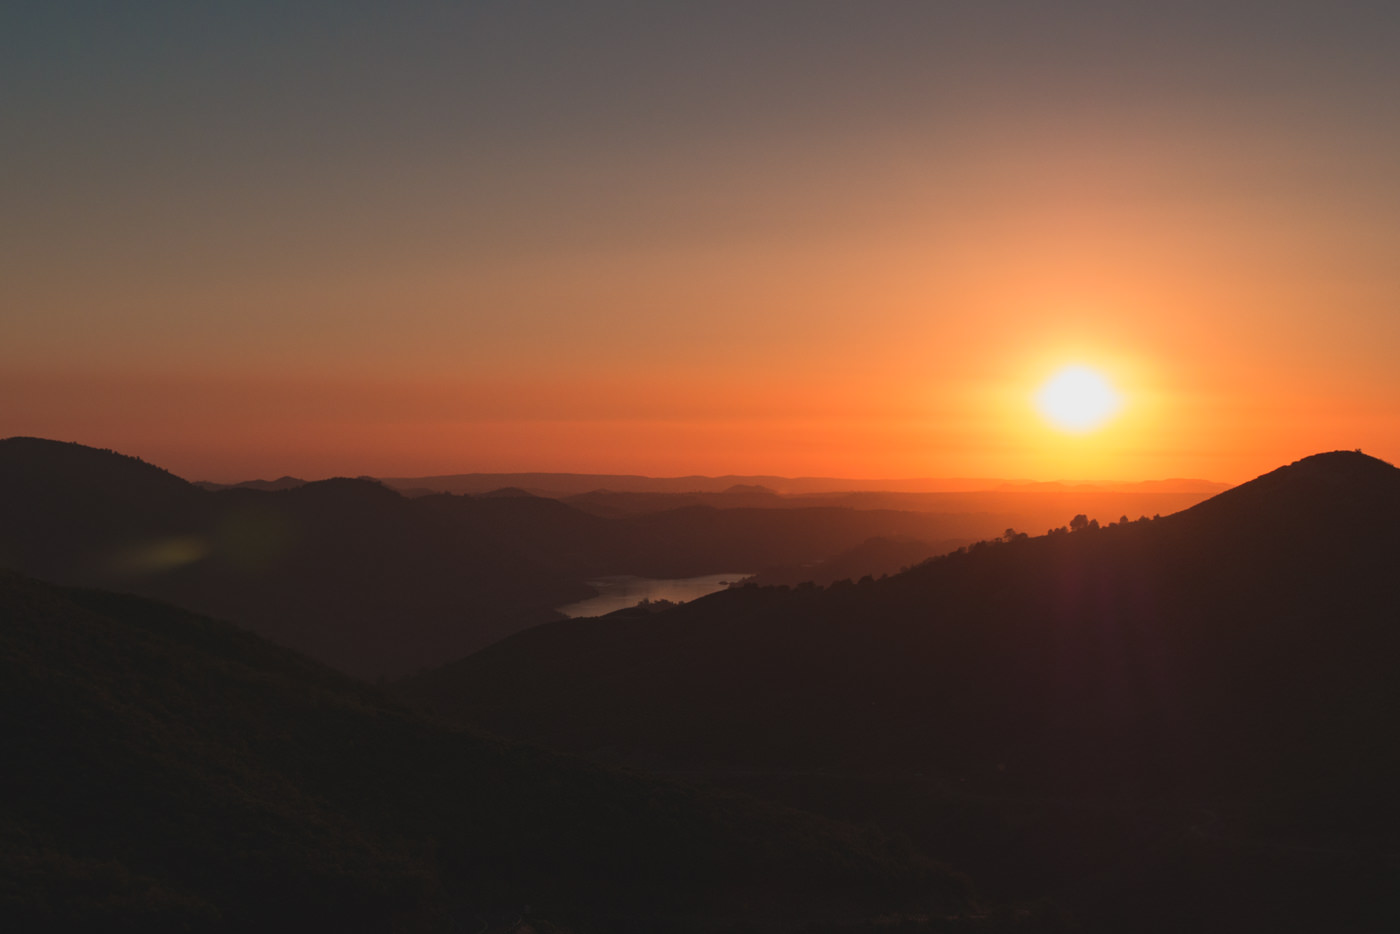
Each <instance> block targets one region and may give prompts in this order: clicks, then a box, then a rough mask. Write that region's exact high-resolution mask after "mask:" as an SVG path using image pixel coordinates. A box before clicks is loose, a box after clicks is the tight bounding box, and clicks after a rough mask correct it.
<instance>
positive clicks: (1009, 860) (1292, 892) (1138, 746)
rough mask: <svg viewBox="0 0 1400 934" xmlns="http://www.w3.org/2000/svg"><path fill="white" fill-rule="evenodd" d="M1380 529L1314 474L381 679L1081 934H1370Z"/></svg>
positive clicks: (1395, 543) (551, 628) (1383, 494)
mask: <svg viewBox="0 0 1400 934" xmlns="http://www.w3.org/2000/svg"><path fill="white" fill-rule="evenodd" d="M1397 528H1400V471H1397V470H1395V469H1394V468H1393V467H1391V466H1389V465H1387V464H1384V463H1382V462H1380V461H1376V460H1374V459H1372V458H1368V457H1365V456H1364V455H1361V454H1359V453H1350V452H1339V453H1334V454H1325V455H1318V456H1316V457H1312V458H1308V459H1306V460H1303V461H1300V462H1298V463H1297V464H1294V465H1292V466H1290V467H1286V468H1282V469H1280V470H1278V471H1275V472H1274V473H1271V474H1269V475H1266V476H1264V477H1261V478H1259V479H1258V480H1255V481H1253V482H1251V483H1248V484H1245V485H1243V486H1241V487H1238V488H1236V489H1234V490H1231V491H1228V492H1226V493H1223V494H1221V495H1219V496H1217V497H1215V498H1213V499H1211V500H1209V501H1207V502H1205V503H1203V504H1201V505H1199V506H1197V507H1195V508H1193V509H1190V510H1187V511H1185V512H1183V513H1180V514H1177V515H1174V516H1169V517H1167V518H1164V519H1159V520H1156V521H1144V522H1133V523H1126V524H1121V525H1114V526H1112V527H1105V528H1097V527H1093V526H1085V527H1082V528H1079V529H1077V530H1075V531H1064V532H1059V533H1055V534H1051V535H1047V536H1043V537H1040V538H1036V539H1019V538H1018V539H1015V540H1012V541H1009V542H1001V543H989V544H986V545H983V546H980V547H977V548H973V549H971V550H969V551H968V552H966V553H961V554H954V555H950V556H947V557H944V558H940V559H934V560H933V561H930V562H928V563H926V564H924V565H921V566H919V567H916V568H913V569H911V570H910V571H908V572H907V573H904V574H901V575H898V576H896V577H893V578H890V579H888V580H885V581H873V582H866V583H864V584H849V583H847V584H844V585H835V586H832V587H830V588H828V589H824V590H823V589H820V588H810V587H809V588H798V589H795V590H788V589H786V588H776V589H775V588H753V589H745V590H737V591H729V592H726V593H723V594H718V595H715V596H713V597H710V598H707V599H704V600H701V601H697V602H696V603H694V604H691V605H688V606H683V607H680V608H678V609H676V610H673V611H670V612H667V613H663V614H653V615H650V616H647V617H630V616H627V615H626V614H619V615H617V616H615V617H610V618H603V619H598V620H591V621H571V622H568V623H563V624H550V625H546V626H543V627H539V628H537V629H534V630H531V631H529V632H526V633H522V634H520V635H518V636H515V637H512V638H511V639H509V640H506V641H505V642H503V643H501V644H498V645H496V646H494V647H492V648H490V649H488V650H486V651H483V652H481V653H479V654H477V655H475V656H473V657H471V658H468V659H466V660H465V661H463V662H461V663H459V664H457V665H454V666H450V667H448V668H446V669H442V670H440V671H437V672H432V673H429V674H428V675H426V676H424V677H422V678H420V679H418V680H417V681H416V682H414V683H413V684H411V685H408V686H407V688H406V689H407V691H408V692H409V693H411V694H413V695H415V696H417V697H419V698H421V699H424V700H426V701H427V702H429V703H432V704H434V705H435V706H436V707H437V709H438V710H441V711H445V712H448V713H450V714H451V715H453V716H456V717H459V718H463V719H466V720H469V721H472V722H476V723H480V724H483V725H485V726H487V727H489V728H490V729H492V730H495V731H497V732H499V733H501V734H504V735H508V736H513V737H521V738H528V739H530V740H532V741H537V742H541V743H545V744H548V745H551V746H554V747H556V748H561V749H568V750H572V751H578V752H586V753H592V754H594V755H599V756H603V757H608V758H613V759H617V758H623V759H625V760H627V761H632V762H635V763H643V764H646V765H649V766H650V767H653V768H656V769H660V770H668V771H676V772H684V773H686V774H690V775H696V776H702V777H705V778H708V779H709V780H711V781H716V782H720V783H725V784H729V785H735V786H742V787H745V788H747V789H749V790H752V791H756V792H759V793H763V794H768V795H771V796H773V797H775V798H777V799H780V800H786V801H796V802H801V803H803V804H804V805H806V806H810V807H817V808H820V809H822V810H825V811H826V812H827V813H831V814H839V815H843V816H848V817H858V818H861V819H870V820H876V821H879V822H880V823H882V824H883V825H884V826H885V827H886V829H891V830H899V831H904V832H909V833H910V834H911V835H912V836H914V838H915V840H916V842H919V843H920V844H922V845H925V846H928V847H929V848H930V849H931V850H932V851H933V852H935V853H936V854H937V855H939V856H941V857H952V856H954V855H955V854H956V856H957V858H959V859H968V860H970V861H971V865H972V866H974V867H975V869H974V872H975V874H976V875H978V877H979V878H982V879H984V880H989V879H1001V880H1004V881H1005V882H1006V884H1008V885H1010V886H1013V887H1015V886H1019V887H1020V888H1021V891H1022V892H1026V891H1031V892H1034V893H1038V894H1043V895H1047V896H1049V897H1052V898H1054V899H1056V900H1058V901H1060V902H1062V903H1065V904H1068V905H1070V906H1071V907H1072V908H1073V909H1074V910H1075V912H1076V913H1078V914H1079V915H1080V916H1081V917H1083V918H1085V919H1086V922H1088V923H1090V924H1091V925H1097V926H1099V927H1101V928H1102V929H1105V930H1115V929H1117V930H1125V929H1128V927H1125V925H1127V926H1129V927H1132V928H1133V929H1137V930H1162V931H1170V930H1188V929H1189V930H1218V931H1243V930H1265V929H1290V930H1308V929H1321V928H1326V929H1329V930H1390V929H1395V928H1397V927H1400V903H1397V902H1398V901H1400V896H1398V895H1397V893H1400V870H1398V869H1397V866H1400V858H1398V857H1397V854H1400V807H1397V804H1396V800H1395V796H1394V789H1395V788H1396V787H1397V786H1398V785H1400V744H1397V743H1396V742H1395V737H1396V736H1397V735H1400V678H1398V677H1397V676H1396V671H1397V664H1400V574H1397V572H1396V568H1397V567H1400V536H1397V535H1396V532H1395V530H1396V529H1397ZM1144 904H1152V905H1153V906H1154V908H1153V910H1152V912H1151V913H1149V914H1144V913H1143V910H1142V906H1143V905H1144Z"/></svg>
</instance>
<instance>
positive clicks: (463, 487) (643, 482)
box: [250, 473, 1229, 499]
mask: <svg viewBox="0 0 1400 934" xmlns="http://www.w3.org/2000/svg"><path fill="white" fill-rule="evenodd" d="M283 479H284V480H285V479H287V478H283ZM381 479H382V480H383V482H384V483H385V484H386V485H388V486H391V487H393V488H394V489H396V490H412V491H422V492H433V493H488V492H490V491H492V490H497V489H500V488H501V487H519V488H520V489H524V490H529V491H531V492H533V493H537V494H539V495H541V496H549V497H552V498H556V499H558V498H563V497H567V496H577V495H579V494H581V493H593V492H597V491H605V492H609V493H755V492H757V493H764V492H768V493H774V494H783V495H804V494H811V493H852V492H880V493H972V492H986V491H998V492H1048V491H1052V490H1060V491H1068V492H1075V491H1079V492H1088V491H1092V492H1100V493H1109V492H1114V493H1202V494H1211V493H1219V492H1220V491H1221V490H1225V489H1228V488H1229V484H1227V483H1216V482H1214V481H1210V480H1190V479H1172V480H1149V481H1143V482H1131V483H1122V482H1106V483H1062V482H1048V483H1043V482H1035V481H1030V480H1007V479H988V478H981V479H979V478H974V477H945V478H933V477H911V478H905V479H867V480H856V479H843V478H839V477H777V476H739V475H733V474H730V475H725V476H722V477H703V476H689V477H644V476H640V475H635V474H577V473H466V474H444V475H440V476H432V477H384V478H381ZM250 482H251V483H256V484H269V483H280V482H282V481H267V480H254V481H250Z"/></svg>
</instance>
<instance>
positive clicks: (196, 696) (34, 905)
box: [0, 572, 1029, 932]
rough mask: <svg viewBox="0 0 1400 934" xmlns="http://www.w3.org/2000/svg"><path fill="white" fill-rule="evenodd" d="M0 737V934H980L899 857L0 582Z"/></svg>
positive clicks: (883, 842)
mask: <svg viewBox="0 0 1400 934" xmlns="http://www.w3.org/2000/svg"><path fill="white" fill-rule="evenodd" d="M0 730H3V733H0V735H3V736H4V741H5V763H6V764H5V768H4V769H3V770H0V867H3V868H0V924H3V926H4V928H5V929H6V930H12V931H19V930H24V931H40V930H52V931H57V930H106V931H110V930H130V931H138V930H139V931H143V932H151V931H167V930H168V931H187V930H199V931H251V930H279V931H281V930H287V931H291V930H297V931H308V930H325V931H376V932H384V931H472V932H476V931H504V930H507V929H510V930H525V928H517V927H515V926H514V925H513V922H515V921H517V920H518V919H520V918H521V917H522V915H528V916H529V917H530V918H531V919H532V924H533V930H536V931H558V930H564V929H565V928H567V929H569V930H575V931H579V932H585V931H610V932H617V931H666V930H679V931H715V930H745V931H749V930H752V931H758V930H762V931H784V930H798V929H801V930H812V931H817V930H821V931H850V932H856V931H863V930H875V929H876V928H874V927H872V926H870V925H866V924H864V919H869V918H872V917H875V916H876V915H885V916H888V915H891V914H897V915H903V916H904V917H906V918H907V919H909V920H908V921H907V925H906V926H905V927H900V928H898V930H900V931H911V932H912V931H933V930H939V931H944V930H992V929H997V930H1000V929H1003V928H1002V927H1000V926H998V925H997V924H995V923H994V922H993V921H992V920H990V919H988V918H987V917H986V916H985V915H983V916H980V919H979V918H977V917H973V914H974V913H973V911H972V909H973V905H972V902H971V900H970V898H969V895H968V891H967V887H966V885H965V883H964V882H962V881H961V880H960V879H959V878H958V877H955V876H953V875H952V874H950V873H949V872H947V871H946V870H944V869H942V868H940V867H938V866H936V865H934V864H932V863H930V862H928V861H927V860H925V859H923V858H922V857H920V856H918V855H916V854H914V853H913V852H911V851H910V848H909V846H908V842H907V841H903V842H902V843H900V842H895V843H892V842H891V841H890V840H889V839H888V838H885V837H883V836H881V835H879V834H878V833H875V832H873V831H869V830H867V831H856V830H853V829H851V828H849V827H846V826H842V825H839V824H834V823H832V822H829V821H826V820H822V819H819V818H815V817H811V816H808V815H803V814H799V813H797V812H792V811H787V810H781V809H775V808H772V807H767V806H761V805H758V804H756V803H751V802H747V801H745V800H742V799H737V798H727V797H716V796H714V795H711V794H704V793H700V792H697V791H693V790H688V789H687V788H685V787H681V786H677V785H673V784H669V783H663V782H658V781H656V780H650V779H644V778H641V777H639V776H635V775H624V774H620V773H615V772H611V771H607V770H604V769H600V768H597V767H594V766H589V765H586V764H583V763H582V762H579V761H571V760H566V759H562V758H557V757H555V756H553V755H550V754H547V753H543V752H539V751H534V750H531V749H528V748H523V747H517V746H511V745H506V744H503V743H500V742H496V741H491V740H487V739H483V738H481V737H479V736H476V735H473V734H471V733H469V732H466V731H464V730H462V729H460V728H454V727H448V726H444V725H442V724H439V723H435V722H431V721H429V720H425V719H421V718H419V717H417V716H414V715H411V714H409V713H407V712H406V711H404V710H403V709H401V708H398V707H396V706H394V705H393V704H391V703H388V702H386V701H385V700H384V698H383V697H382V696H381V695H380V694H379V693H378V692H376V691H375V690H373V689H371V688H369V687H367V686H364V685H362V684H360V683H357V682H354V681H352V680H349V679H347V678H345V677H344V676H341V675H339V674H337V673H335V672H332V671H331V670H329V669H326V668H323V667H321V666H319V665H317V664H315V663H313V662H310V661H309V660H306V659H304V658H303V657H301V656H298V655H296V654H294V653H292V652H290V651H287V650H285V649H280V648H277V647H275V646H272V645H270V644H269V643H266V642H264V641H263V640H261V639H259V638H257V637H255V636H252V635H251V634H247V633H244V632H242V631H239V630H236V629H234V628H233V627H231V626H228V625H225V624H222V623H218V622H214V621H212V620H209V619H207V618H202V617H196V616H192V615H190V614H187V613H185V612H183V611H179V610H176V609H174V608H173V607H169V606H165V605H159V604H153V603H149V602H146V601H143V600H140V599H137V598H133V597H126V596H118V595H114V594H110V593H104V592H98V591H86V590H74V589H66V588H59V587H54V586H51V585H47V584H41V583H39V582H37V581H34V580H32V579H28V578H22V577H19V576H17V575H14V574H10V573H7V572H6V573H0ZM525 906H529V907H528V908H527V907H525ZM915 918H922V919H923V920H921V921H916V920H914V919H915ZM1024 920H1025V919H1023V921H1024ZM817 922H821V923H820V924H817ZM878 929H879V930H886V928H884V927H880V928H878ZM1018 929H1029V928H1028V927H1018Z"/></svg>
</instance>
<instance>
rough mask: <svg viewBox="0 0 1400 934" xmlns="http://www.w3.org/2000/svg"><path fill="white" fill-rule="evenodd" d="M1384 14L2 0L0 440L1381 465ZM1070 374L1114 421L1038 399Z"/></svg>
mask: <svg viewBox="0 0 1400 934" xmlns="http://www.w3.org/2000/svg"><path fill="white" fill-rule="evenodd" d="M1222 6H1223V7H1227V8H1222ZM1397 9H1400V8H1397V7H1395V5H1393V4H1386V3H1367V4H1360V3H1351V4H1348V3H1316V4H1297V3H1281V2H1260V3H1233V4H1228V5H1222V4H1218V3H1210V4H1206V3H1199V4H1198V3H1163V4H1139V3H1049V2H1044V3H997V2H964V3H932V2H929V3H922V4H920V3H878V2H860V3H855V2H848V3H818V2H802V3H764V4H754V3H732V4H725V3H716V2H705V3H695V4H690V5H678V4H666V5H664V6H663V5H661V4H642V3H636V4H621V3H607V4H601V3H593V4H581V3H559V4H544V3H532V2H512V3H432V4H413V3H393V4H388V3H385V4H369V3H352V2H333V3H324V4H295V3H266V4H262V3H251V2H239V3H227V4H219V5H216V4H205V3H190V2H180V3H169V4H163V3H144V4H114V3H63V2H45V3H17V4H5V5H4V6H3V8H0V114H2V115H3V117H2V118H0V168H3V172H2V173H0V436H5V435H14V434H30V435H39V436H44V437H53V438H60V439H63V440H73V441H81V442H83V443H87V444H93V445H98V446H102V447H112V448H116V449H118V450H121V451H123V452H125V453H130V454H136V455H139V456H141V457H144V458H145V459H147V460H150V461H153V462H155V463H158V464H160V465H161V466H164V467H167V468H169V469H171V470H174V471H175V472H176V473H179V474H181V475H183V476H187V477H190V478H206V479H216V480H237V479H247V478H249V477H252V476H277V475H281V474H286V473H291V474H297V475H301V476H307V477H319V476H327V475H334V474H363V473H369V474H378V475H390V476H395V475H396V476H407V475H421V474H429V473H453V472H467V471H508V470H560V471H597V472H632V473H647V474H654V475H663V474H688V473H708V474H721V473H775V474H786V475H803V474H806V475H828V476H831V475H836V476H856V477H898V476H999V477H1025V478H1033V479H1045V480H1048V479H1123V480H1132V479H1146V478H1160V477H1168V476H1198V477H1207V478H1211V479H1216V480H1227V481H1239V480H1244V479H1248V478H1249V477H1251V476H1254V475H1255V474H1257V473H1260V472H1263V471H1265V470H1269V469H1272V468H1273V467H1276V466H1278V465H1280V464H1282V463H1287V462H1289V461H1292V460H1294V459H1296V458H1298V457H1302V456H1304V455H1306V454H1309V453H1313V452H1315V451H1318V450H1327V449H1335V448H1355V447H1361V448H1363V449H1364V450H1366V451H1367V452H1368V453H1371V454H1375V455H1377V456H1380V457H1384V458H1386V459H1388V460H1391V461H1396V460H1398V459H1400V368H1397V366H1396V357H1397V351H1400V96H1397V93H1396V92H1397V88H1400V55H1397V54H1396V49H1400V14H1398V13H1397V12H1396V11H1397ZM1071 363H1080V364H1085V365H1089V366H1092V367H1095V368H1097V369H1098V370H1100V371H1101V372H1103V373H1104V374H1105V375H1106V376H1107V377H1108V378H1110V379H1111V380H1113V381H1114V382H1115V383H1116V385H1117V386H1118V387H1119V389H1120V391H1121V393H1122V394H1123V396H1124V399H1125V401H1126V405H1125V407H1124V409H1123V411H1122V413H1121V414H1120V415H1119V416H1118V418H1117V419H1116V420H1114V421H1113V422H1112V423H1111V424H1110V425H1109V426H1108V427H1106V428H1104V429H1102V430H1101V431H1098V432H1095V433H1091V434H1087V435H1082V436H1072V435H1067V434H1064V433H1061V432H1059V431H1057V430H1055V429H1053V428H1052V427H1050V426H1047V425H1045V424H1044V423H1043V422H1042V421H1041V419H1040V418H1039V416H1038V415H1037V414H1036V412H1035V410H1034V408H1033V406H1032V403H1031V397H1032V395H1033V393H1034V392H1035V390H1036V388H1037V386H1039V385H1040V384H1041V383H1043V382H1044V381H1045V380H1046V379H1047V378H1048V377H1049V376H1050V375H1051V374H1052V373H1053V372H1054V371H1055V370H1056V369H1057V368H1058V367H1060V366H1063V365H1066V364H1071Z"/></svg>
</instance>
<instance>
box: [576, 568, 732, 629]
mask: <svg viewBox="0 0 1400 934" xmlns="http://www.w3.org/2000/svg"><path fill="white" fill-rule="evenodd" d="M749 576H751V575H749V574H743V573H739V572H738V571H735V572H734V573H732V574H706V575H704V576H703V577H633V576H631V575H627V574H624V575H618V576H616V577H600V578H598V579H597V580H591V581H589V582H588V584H589V586H590V587H592V588H594V589H595V590H597V591H598V596H596V597H589V598H588V599H587V600H580V601H579V602H578V603H570V604H569V605H568V606H561V607H556V609H557V610H558V611H559V612H560V613H563V614H564V615H565V616H568V617H570V618H577V617H580V616H603V615H605V614H607V613H611V612H613V611H614V610H625V609H627V608H628V607H629V606H636V605H637V604H638V603H641V602H642V601H643V600H670V601H671V602H672V603H685V602H686V601H687V600H694V599H696V598H697V597H703V596H705V594H710V593H714V592H715V591H717V590H723V589H724V588H725V586H726V584H727V583H732V582H734V581H739V580H743V579H744V578H746V577H749Z"/></svg>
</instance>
